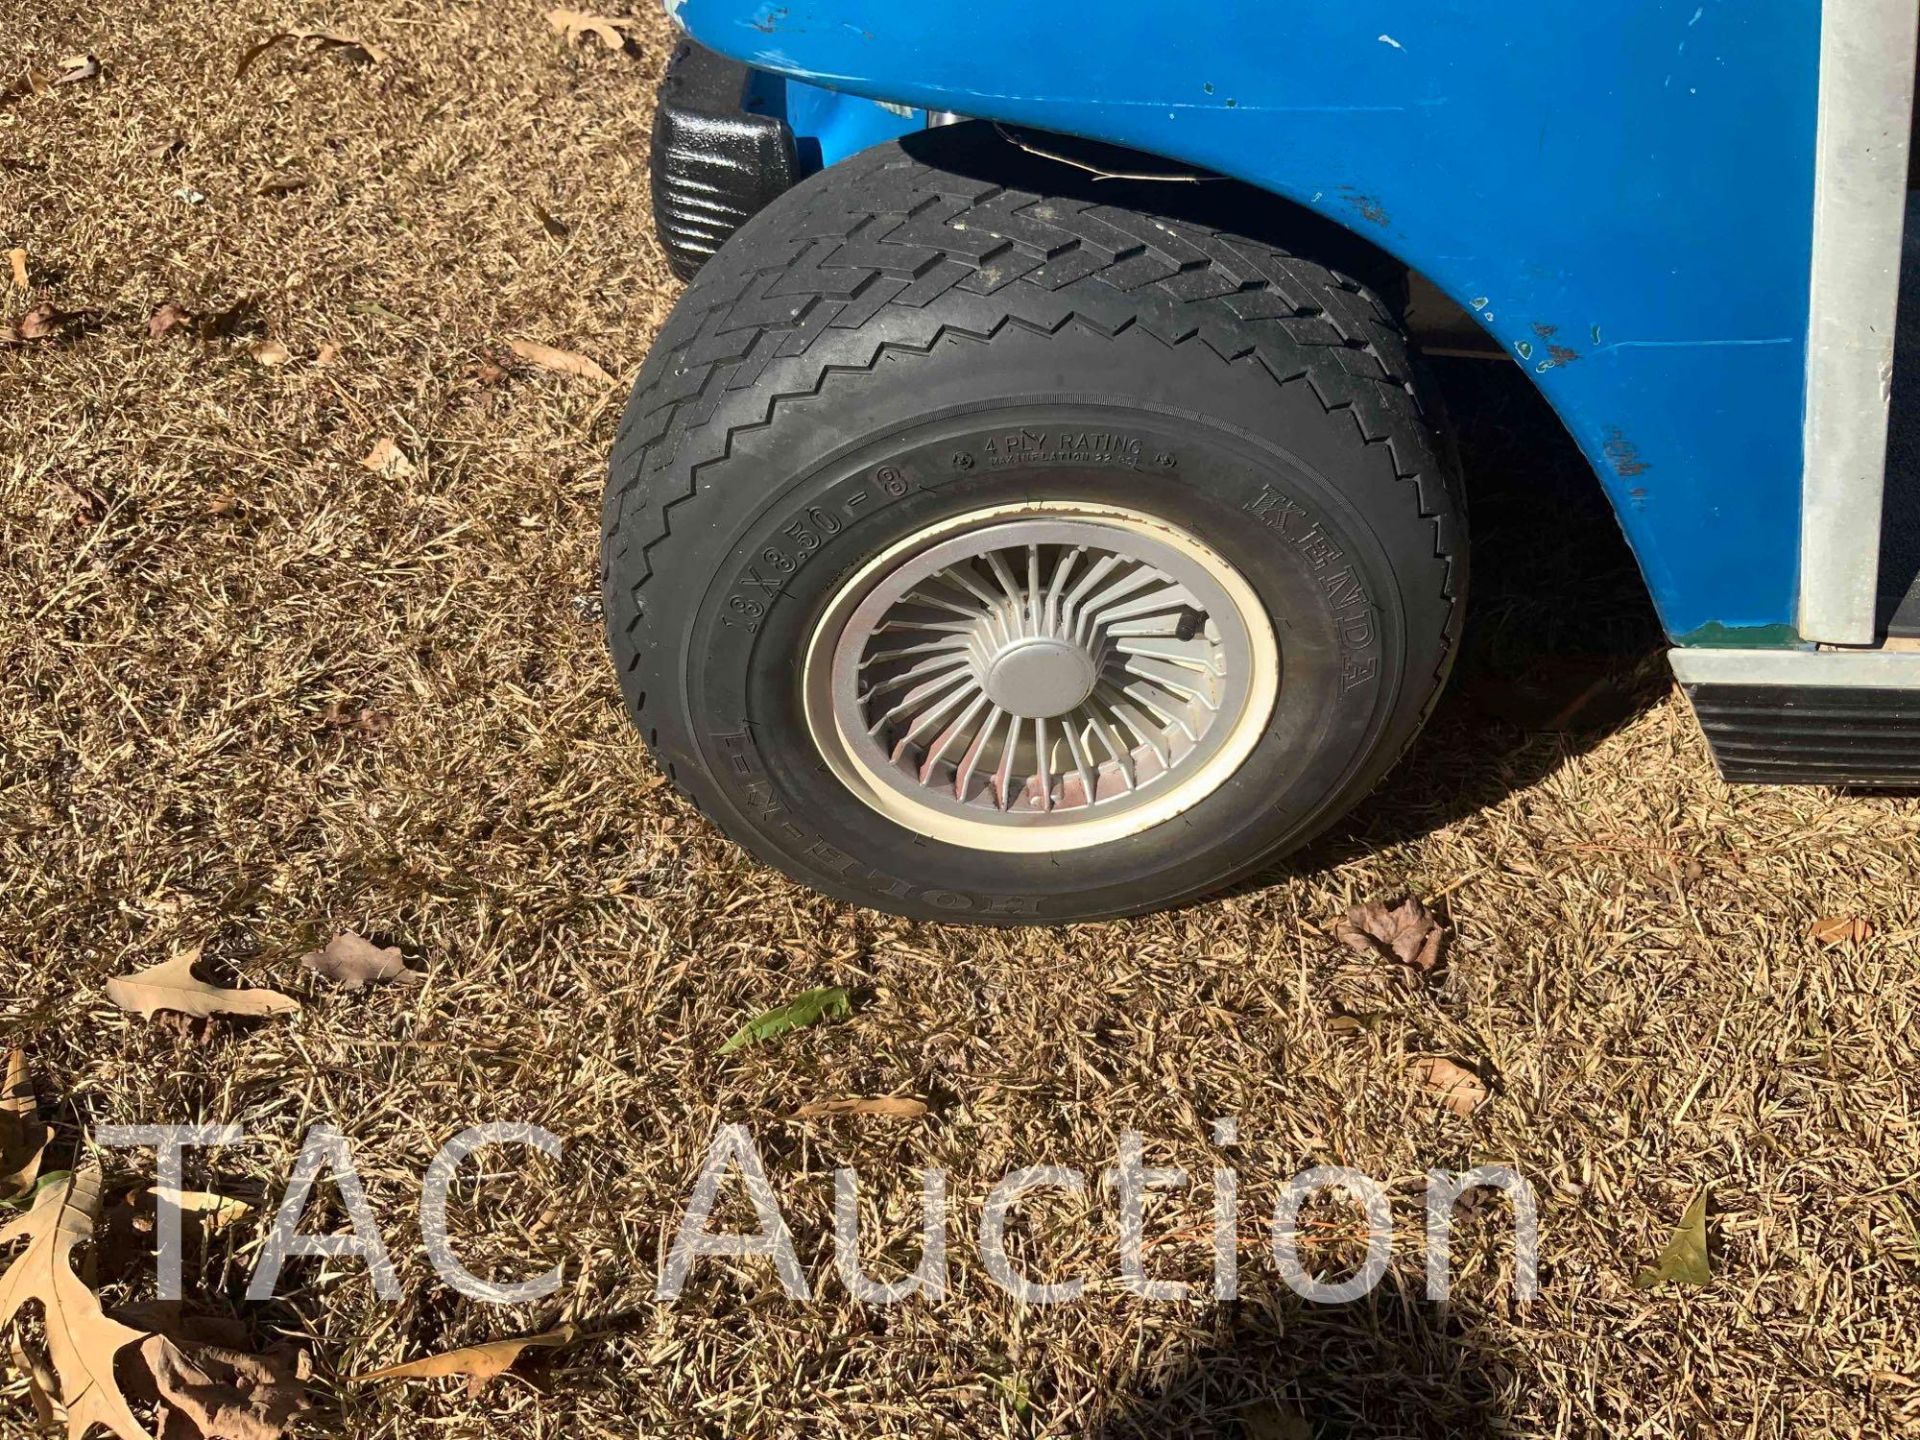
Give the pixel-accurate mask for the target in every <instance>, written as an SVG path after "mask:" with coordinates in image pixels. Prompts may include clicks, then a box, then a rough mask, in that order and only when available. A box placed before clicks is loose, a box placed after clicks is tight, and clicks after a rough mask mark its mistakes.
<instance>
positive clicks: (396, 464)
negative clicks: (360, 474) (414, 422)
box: [360, 435, 415, 480]
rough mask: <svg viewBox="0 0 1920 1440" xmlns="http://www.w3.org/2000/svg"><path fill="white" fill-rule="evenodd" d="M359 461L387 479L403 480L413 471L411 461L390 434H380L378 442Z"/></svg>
mask: <svg viewBox="0 0 1920 1440" xmlns="http://www.w3.org/2000/svg"><path fill="white" fill-rule="evenodd" d="M360 463H361V464H362V465H364V466H365V467H366V468H367V469H369V470H371V471H373V473H374V474H376V475H378V476H381V477H382V478H384V479H387V480H405V479H406V478H407V477H408V476H409V475H412V474H414V473H415V471H414V464H413V461H411V460H409V459H408V458H407V452H406V451H404V450H402V449H401V448H400V442H399V441H398V440H396V439H394V438H393V436H391V435H383V436H381V437H380V440H379V443H377V444H376V445H375V446H374V447H373V449H371V450H369V451H368V452H367V453H366V454H365V455H364V456H362V457H361V460H360Z"/></svg>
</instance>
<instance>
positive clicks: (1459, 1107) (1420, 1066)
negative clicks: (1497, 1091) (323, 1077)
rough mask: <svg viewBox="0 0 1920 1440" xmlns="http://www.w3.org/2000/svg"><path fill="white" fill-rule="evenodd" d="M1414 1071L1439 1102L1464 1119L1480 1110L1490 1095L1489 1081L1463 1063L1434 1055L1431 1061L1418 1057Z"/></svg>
mask: <svg viewBox="0 0 1920 1440" xmlns="http://www.w3.org/2000/svg"><path fill="white" fill-rule="evenodd" d="M1413 1074H1414V1076H1415V1077H1416V1078H1417V1079H1418V1080H1419V1081H1420V1083H1421V1084H1423V1085H1425V1086H1426V1087H1427V1089H1429V1090H1431V1091H1433V1092H1434V1094H1435V1095H1436V1096H1438V1097H1439V1100H1440V1103H1441V1104H1442V1105H1444V1106H1446V1107H1447V1108H1448V1109H1449V1110H1451V1111H1453V1113H1454V1114H1456V1115H1459V1116H1461V1117H1462V1118H1465V1117H1466V1116H1468V1115H1471V1114H1473V1112H1474V1111H1475V1110H1478V1109H1479V1108H1480V1106H1481V1105H1482V1104H1484V1103H1485V1101H1486V1098H1487V1083H1486V1081H1484V1080H1482V1079H1481V1078H1480V1077H1479V1076H1478V1075H1476V1074H1474V1073H1473V1071H1471V1070H1469V1069H1467V1067H1466V1066H1464V1065H1458V1064H1455V1063H1454V1062H1453V1061H1451V1060H1445V1059H1442V1058H1440V1057H1439V1056H1434V1057H1433V1058H1432V1059H1429V1060H1416V1061H1415V1062H1414V1065H1413Z"/></svg>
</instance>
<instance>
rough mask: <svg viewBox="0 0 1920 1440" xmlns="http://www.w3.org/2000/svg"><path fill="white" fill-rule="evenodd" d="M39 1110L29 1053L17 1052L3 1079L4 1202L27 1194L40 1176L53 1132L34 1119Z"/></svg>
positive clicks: (0, 1190)
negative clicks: (44, 1155) (41, 1166)
mask: <svg viewBox="0 0 1920 1440" xmlns="http://www.w3.org/2000/svg"><path fill="white" fill-rule="evenodd" d="M35 1108H36V1103H35V1100H34V1095H33V1081H32V1080H31V1079H29V1078H28V1075H27V1052H26V1051H24V1050H15V1051H13V1052H12V1053H11V1054H9V1055H8V1056H7V1068H6V1072H5V1077H4V1079H0V1200H12V1199H14V1198H15V1197H16V1196H20V1195H24V1194H26V1193H27V1192H28V1191H29V1190H31V1189H32V1188H33V1182H34V1181H35V1180H36V1179H37V1178H38V1177H39V1175H40V1157H41V1156H42V1155H43V1154H44V1153H45V1152H46V1148H47V1142H48V1141H49V1140H51V1139H52V1138H53V1131H51V1130H49V1129H48V1128H47V1127H46V1126H45V1125H42V1124H40V1123H39V1122H38V1121H36V1120H35V1119H34V1118H33V1112H34V1110H35Z"/></svg>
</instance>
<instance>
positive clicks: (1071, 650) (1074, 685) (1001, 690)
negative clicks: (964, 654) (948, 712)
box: [980, 635, 1099, 720]
mask: <svg viewBox="0 0 1920 1440" xmlns="http://www.w3.org/2000/svg"><path fill="white" fill-rule="evenodd" d="M1098 674H1099V672H1098V670H1097V669H1096V667H1095V666H1094V663H1093V657H1092V656H1090V655H1088V654H1087V652H1086V651H1085V650H1083V649H1081V648H1080V646H1078V645H1076V644H1074V643H1073V641H1071V640H1063V639H1059V638H1057V637H1054V636H1045V635H1042V636H1035V637H1032V638H1030V639H1026V640H1016V641H1015V642H1014V643H1013V644H1011V645H1008V646H1006V647H1005V648H1004V649H1002V650H1001V651H1000V652H999V653H998V654H997V655H995V656H994V657H993V658H992V660H990V661H989V662H988V663H987V666H986V670H985V673H984V674H982V675H981V676H980V684H981V688H982V689H984V690H985V691H986V692H987V698H988V699H989V700H991V701H992V702H993V703H994V704H996V705H998V706H999V707H1000V708H1001V709H1002V710H1006V711H1010V712H1011V713H1013V714H1015V715H1018V716H1020V717H1021V718H1022V719H1028V720H1051V719H1052V718H1053V717H1054V716H1056V715H1065V714H1066V713H1067V712H1068V711H1070V710H1074V709H1077V708H1078V707H1079V706H1080V705H1081V704H1082V703H1083V702H1084V701H1085V700H1086V698H1087V697H1088V696H1089V695H1091V694H1092V693H1093V684H1094V681H1095V679H1096V678H1098Z"/></svg>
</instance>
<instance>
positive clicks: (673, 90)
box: [653, 40, 797, 280]
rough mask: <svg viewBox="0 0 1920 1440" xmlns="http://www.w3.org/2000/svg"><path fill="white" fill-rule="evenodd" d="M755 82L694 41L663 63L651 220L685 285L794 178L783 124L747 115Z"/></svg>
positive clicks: (732, 62)
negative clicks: (657, 227) (664, 65)
mask: <svg viewBox="0 0 1920 1440" xmlns="http://www.w3.org/2000/svg"><path fill="white" fill-rule="evenodd" d="M755 78H756V72H755V71H753V70H752V69H751V68H749V67H748V66H746V65H742V64H741V63H740V62H739V61H737V60H729V59H727V58H726V57H725V56H723V55H716V54H715V53H714V52H713V51H711V50H708V49H706V48H704V47H702V46H699V45H696V44H694V43H693V42H692V41H691V40H683V41H681V42H680V45H679V48H677V49H676V50H675V51H674V53H673V59H672V60H670V61H669V62H668V64H667V74H666V78H665V79H664V80H663V81H662V82H661V84H660V109H659V113H658V114H657V115H656V116H655V119H654V122H653V218H654V222H655V223H656V224H657V225H658V226H659V234H660V241H661V243H662V244H663V245H664V246H665V247H666V250H667V262H668V264H669V265H671V266H672V268H673V273H674V274H675V275H678V276H679V277H680V278H681V279H682V280H691V279H692V278H693V276H694V274H695V272H696V271H698V270H699V269H700V267H701V266H702V265H704V264H706V262H707V260H708V258H709V257H710V256H711V255H712V254H713V253H714V251H716V250H718V249H719V248H720V247H721V246H722V245H723V244H725V243H726V240H727V237H728V236H729V235H731V234H733V232H734V231H736V230H738V229H739V228H740V227H741V226H742V225H744V224H745V223H746V222H747V221H748V220H749V219H751V218H752V217H753V215H754V214H755V213H757V212H758V211H759V210H760V209H761V208H762V207H763V206H765V205H766V204H767V203H768V202H769V201H770V200H773V199H774V198H775V197H776V196H778V195H779V194H781V192H783V191H784V190H786V189H787V188H788V187H789V186H791V185H792V184H793V182H794V180H795V179H796V178H797V176H796V173H795V172H796V166H795V161H794V144H793V131H792V130H791V129H789V128H788V126H787V122H786V121H785V120H782V119H780V118H779V117H778V116H776V115H770V114H759V113H755V111H754V110H753V109H751V108H750V106H751V104H752V103H753V93H752V92H753V90H754V88H755V85H754V82H755Z"/></svg>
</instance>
